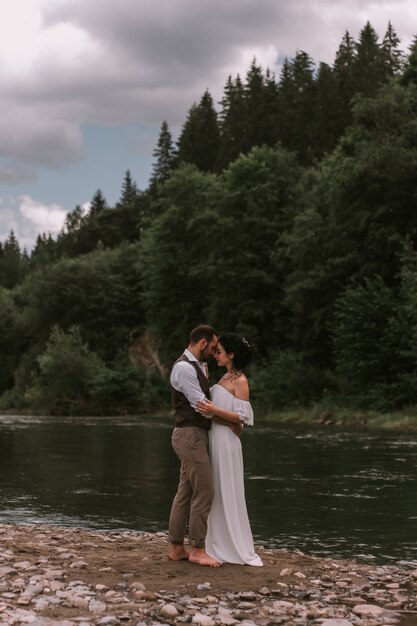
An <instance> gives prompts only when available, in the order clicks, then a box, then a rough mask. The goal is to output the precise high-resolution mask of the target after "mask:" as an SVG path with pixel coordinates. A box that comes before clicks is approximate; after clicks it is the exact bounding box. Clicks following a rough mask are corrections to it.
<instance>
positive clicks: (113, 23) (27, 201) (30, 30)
mask: <svg viewBox="0 0 417 626" xmlns="http://www.w3.org/2000/svg"><path fill="white" fill-rule="evenodd" d="M367 20H369V21H370V22H371V24H372V26H373V27H374V28H375V30H376V31H377V33H378V35H379V36H380V38H382V37H383V35H384V33H385V30H386V27H387V24H388V21H389V20H390V21H391V23H392V24H393V26H394V28H395V29H396V31H397V34H398V35H399V37H400V39H401V48H402V49H403V50H404V51H406V50H407V48H408V46H409V45H410V43H411V41H412V39H413V37H414V35H415V34H417V3H416V1H415V0H290V1H288V0H285V1H284V0H117V1H115V0H8V1H7V0H3V2H1V4H0V84H1V92H0V102H1V117H0V241H3V240H4V239H5V238H6V237H7V236H8V233H9V232H10V230H11V229H13V230H14V231H15V233H16V235H17V237H18V239H19V242H20V244H21V245H22V246H27V247H28V248H29V249H30V247H31V246H32V245H33V241H34V239H35V238H36V235H37V234H38V233H41V232H48V231H50V232H53V233H56V232H57V231H59V229H60V227H61V226H62V223H63V220H64V218H65V215H66V213H67V212H68V211H72V210H73V209H74V208H75V206H76V205H77V204H80V205H84V204H86V203H88V201H89V200H90V199H91V197H92V196H93V194H94V193H95V191H96V190H97V189H98V188H100V189H101V190H102V191H103V193H104V196H105V197H106V199H107V201H108V202H109V203H110V204H114V203H115V202H116V201H117V199H118V198H119V195H120V190H121V185H122V181H123V177H124V174H125V172H126V170H127V169H130V171H131V173H132V177H133V178H134V180H136V182H137V183H138V186H139V187H140V188H142V189H144V188H145V187H146V186H147V183H148V179H149V175H150V172H151V168H152V161H153V159H152V151H153V150H154V148H155V144H156V141H157V137H158V133H159V128H160V125H161V122H162V120H164V119H166V120H167V121H168V124H169V126H170V129H171V131H172V133H173V136H174V138H176V137H177V136H178V132H179V130H180V128H181V126H182V124H183V122H184V119H185V116H186V114H187V111H188V109H189V108H190V106H191V105H192V104H193V103H194V102H196V101H198V100H199V99H200V97H201V95H202V94H203V92H204V90H205V89H206V88H209V90H210V91H211V93H212V95H213V97H214V98H215V99H216V100H219V99H220V97H221V93H222V88H223V86H224V83H225V81H226V79H227V76H228V75H229V74H231V75H232V76H235V75H236V74H237V73H240V74H241V75H243V76H244V75H245V74H246V71H247V69H248V67H249V64H250V62H251V60H252V59H253V57H256V59H257V61H258V63H259V64H260V65H262V67H263V68H266V67H269V68H270V69H271V70H273V71H274V72H275V73H276V75H279V72H280V64H281V63H282V60H283V59H284V58H285V57H286V56H287V57H290V58H291V57H293V56H294V54H295V53H296V51H297V50H305V51H306V52H308V53H309V54H310V55H311V56H312V57H313V59H314V60H315V62H316V63H318V62H319V61H327V62H328V63H332V62H333V60H334V54H335V51H336V49H337V47H338V45H339V43H340V40H341V38H342V36H343V34H344V32H345V31H346V30H348V31H349V32H350V34H351V35H352V36H353V37H355V38H356V37H357V35H358V33H359V31H360V30H361V28H362V27H363V26H364V24H365V23H366V21H367Z"/></svg>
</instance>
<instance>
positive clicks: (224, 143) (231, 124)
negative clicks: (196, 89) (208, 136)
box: [218, 75, 248, 170]
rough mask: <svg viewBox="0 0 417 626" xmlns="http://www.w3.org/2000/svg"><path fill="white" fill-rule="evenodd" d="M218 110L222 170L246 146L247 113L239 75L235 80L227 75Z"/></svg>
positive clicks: (219, 156) (219, 162) (220, 167)
mask: <svg viewBox="0 0 417 626" xmlns="http://www.w3.org/2000/svg"><path fill="white" fill-rule="evenodd" d="M221 105H222V109H221V111H220V115H219V117H220V146H219V155H218V169H219V170H222V169H223V168H225V167H227V166H228V165H229V163H231V162H232V161H234V160H235V159H237V158H238V156H239V155H240V154H241V153H244V152H245V150H246V147H247V134H248V126H247V115H246V101H245V97H244V88H243V84H242V81H241V79H240V76H239V75H237V77H236V79H235V80H232V77H231V76H229V78H228V79H227V82H226V85H225V87H224V92H223V98H222V100H221Z"/></svg>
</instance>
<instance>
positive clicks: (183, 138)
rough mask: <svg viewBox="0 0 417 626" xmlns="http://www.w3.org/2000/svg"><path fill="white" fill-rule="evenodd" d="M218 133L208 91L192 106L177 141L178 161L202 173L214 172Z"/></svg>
mask: <svg viewBox="0 0 417 626" xmlns="http://www.w3.org/2000/svg"><path fill="white" fill-rule="evenodd" d="M219 140H220V131H219V124H218V120H217V113H216V111H215V109H214V104H213V98H212V97H211V95H210V93H209V91H208V90H206V91H205V92H204V95H203V97H202V98H201V100H200V102H199V104H198V105H196V104H194V105H193V106H192V107H191V109H190V110H189V112H188V116H187V119H186V121H185V124H184V126H183V128H182V132H181V135H180V137H179V140H178V159H179V161H184V162H185V163H192V164H194V165H196V166H197V167H198V168H199V169H200V170H202V171H203V172H208V171H214V170H215V169H216V164H217V156H218V150H219Z"/></svg>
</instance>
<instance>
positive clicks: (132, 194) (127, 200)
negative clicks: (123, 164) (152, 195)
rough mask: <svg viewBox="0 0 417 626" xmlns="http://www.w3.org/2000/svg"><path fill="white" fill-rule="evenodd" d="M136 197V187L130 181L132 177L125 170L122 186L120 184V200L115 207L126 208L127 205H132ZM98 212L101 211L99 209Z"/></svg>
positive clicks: (128, 171)
mask: <svg viewBox="0 0 417 626" xmlns="http://www.w3.org/2000/svg"><path fill="white" fill-rule="evenodd" d="M100 193H101V192H100ZM137 195H138V188H137V185H136V183H135V182H134V181H133V180H132V176H131V174H130V170H126V173H125V177H124V179H123V184H122V193H121V195H120V200H119V202H118V203H117V205H118V206H128V205H129V204H133V202H134V201H135V199H136V196H137ZM103 199H104V198H103ZM105 208H108V207H105ZM100 210H102V209H100Z"/></svg>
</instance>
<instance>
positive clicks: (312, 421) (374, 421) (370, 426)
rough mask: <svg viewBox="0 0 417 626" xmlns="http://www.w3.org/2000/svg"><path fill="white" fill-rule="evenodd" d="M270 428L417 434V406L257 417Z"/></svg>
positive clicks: (12, 412)
mask: <svg viewBox="0 0 417 626" xmlns="http://www.w3.org/2000/svg"><path fill="white" fill-rule="evenodd" d="M260 414H262V412H261V410H259V409H258V410H256V405H255V415H257V416H259V415H260ZM1 416H10V417H12V416H16V417H30V416H33V417H36V416H38V417H39V416H45V417H47V416H48V414H47V413H40V412H38V411H36V412H34V411H30V410H28V409H0V417H1ZM63 417H76V418H79V419H82V418H83V417H85V418H92V417H96V418H99V417H103V418H109V417H116V418H122V417H126V418H164V419H165V418H166V419H168V420H169V419H171V417H172V416H171V409H170V407H168V406H165V407H160V408H159V409H157V410H154V411H151V412H147V413H137V414H135V413H126V414H121V415H114V416H112V415H102V416H101V415H73V416H63ZM259 422H261V423H266V424H269V425H277V426H280V425H285V426H310V427H324V428H328V429H332V428H334V429H335V430H340V429H343V428H348V429H349V430H358V431H364V430H365V431H368V430H369V431H392V432H409V433H414V432H415V433H417V406H413V407H410V408H409V409H408V410H402V411H393V412H392V413H378V412H376V411H358V410H355V409H347V408H339V407H332V408H327V407H326V408H324V407H322V406H320V405H316V406H314V407H308V408H302V407H300V408H294V409H281V410H277V411H271V412H269V413H265V414H264V415H263V416H262V418H259V417H258V423H259Z"/></svg>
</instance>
